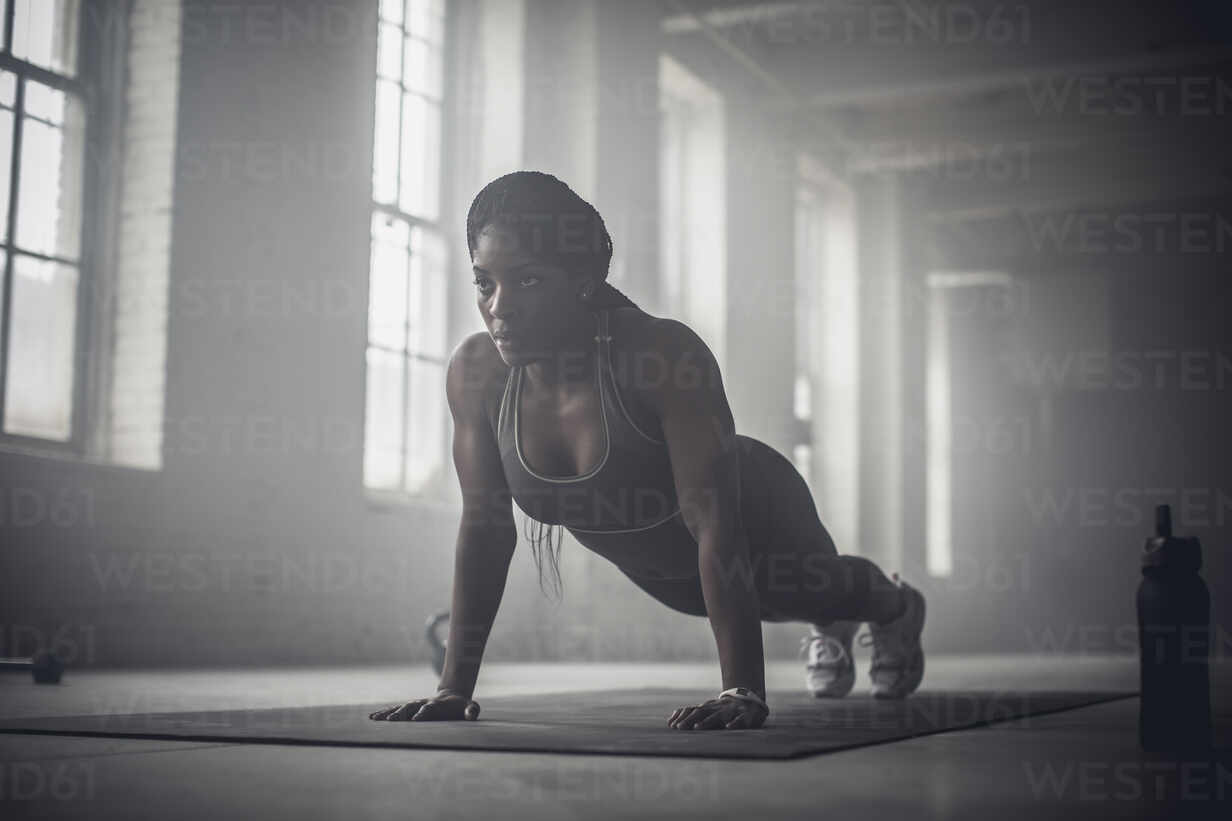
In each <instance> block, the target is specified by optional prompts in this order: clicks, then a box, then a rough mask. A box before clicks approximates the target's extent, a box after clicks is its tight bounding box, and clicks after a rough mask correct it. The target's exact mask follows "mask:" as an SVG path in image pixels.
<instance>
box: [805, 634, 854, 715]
mask: <svg viewBox="0 0 1232 821" xmlns="http://www.w3.org/2000/svg"><path fill="white" fill-rule="evenodd" d="M859 626H860V623H859V622H854V621H835V622H831V623H830V624H828V625H826V626H825V627H818V626H817V625H815V624H810V625H809V634H808V635H807V636H805V637H804V638H802V639H801V640H800V654H801V655H803V654H804V653H805V651H807V652H808V663H807V664H806V665H805V667H804V671H805V672H804V683H805V686H807V687H808V690H809V692H810V693H812V694H813V698H842V697H843V696H845V695H847V694H848V693H849V692H851V688H852V685H854V684H855V683H856V665H855V662H854V661H853V660H852V658H851V641H852V639H853V638H855V634H856V630H857V629H858V628H859Z"/></svg>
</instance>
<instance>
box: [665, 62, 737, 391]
mask: <svg viewBox="0 0 1232 821" xmlns="http://www.w3.org/2000/svg"><path fill="white" fill-rule="evenodd" d="M659 108H660V112H661V114H662V117H661V120H660V122H661V124H662V125H661V132H660V135H659V140H660V142H659V157H660V163H661V165H660V175H659V186H660V192H659V198H660V215H661V220H660V223H659V224H660V242H659V247H660V252H661V258H660V266H659V267H660V270H661V272H662V277H663V279H662V289H661V291H662V293H661V298H660V300H659V306H658V309H659V312H660V313H662V314H664V315H666V316H670V317H673V318H675V319H679V320H681V321H682V322H684V323H685V324H687V325H688V326H689V327H691V328H692V329H693V330H694V331H696V332H697V334H698V336H700V337H701V338H702V339H703V340H705V342H706V344H707V345H708V346H709V347H710V350H711V352H712V353H714V356H715V359H716V360H718V363H719V367H720V369H722V368H723V363H724V361H725V355H724V354H725V348H724V342H725V333H724V331H725V328H726V319H727V295H726V281H727V277H726V275H725V271H726V267H727V255H726V249H725V248H724V245H723V243H722V242H716V240H715V238H716V237H723V236H725V235H726V232H725V231H724V228H723V226H724V224H725V218H726V205H725V200H724V185H723V180H724V170H725V168H724V156H723V151H724V149H723V144H724V142H723V141H724V136H723V100H722V97H721V96H720V95H719V94H718V92H716V91H715V90H714V89H712V88H711V87H709V86H708V85H706V84H705V83H704V82H702V81H701V80H700V79H699V78H698V77H697V76H696V75H694V74H692V73H690V72H689V71H688V70H687V69H685V68H684V67H683V66H681V65H680V64H679V63H677V62H676V61H674V60H672V59H671V58H669V57H666V56H664V57H661V58H660V60H659Z"/></svg>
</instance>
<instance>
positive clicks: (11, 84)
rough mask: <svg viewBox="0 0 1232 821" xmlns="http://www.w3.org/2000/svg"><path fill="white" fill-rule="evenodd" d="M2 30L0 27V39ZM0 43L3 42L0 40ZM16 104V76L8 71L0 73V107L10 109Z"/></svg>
mask: <svg viewBox="0 0 1232 821" xmlns="http://www.w3.org/2000/svg"><path fill="white" fill-rule="evenodd" d="M3 28H4V26H3V25H0V38H3V37H4V33H3V31H2V29H3ZM0 42H3V40H2V39H0ZM16 102H17V75H16V74H13V73H12V72H9V71H0V106H4V107H5V108H12V107H13V105H14V104H15V103H16Z"/></svg>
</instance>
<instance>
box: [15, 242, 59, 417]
mask: <svg viewBox="0 0 1232 821" xmlns="http://www.w3.org/2000/svg"><path fill="white" fill-rule="evenodd" d="M13 274H14V276H13V306H12V311H11V312H10V314H9V316H10V320H11V322H12V329H11V330H10V332H9V355H8V368H7V370H6V372H5V373H6V380H7V383H6V385H5V401H4V429H5V431H6V432H7V433H19V434H25V435H27V436H38V437H42V438H45V439H60V440H67V439H68V438H69V435H70V433H71V426H72V418H73V370H74V369H73V364H74V353H73V347H74V344H75V336H76V321H77V269H76V268H74V267H73V266H71V265H62V264H60V263H56V262H46V261H44V260H40V259H34V258H32V257H27V256H21V255H18V256H17V257H15V258H14V260H13Z"/></svg>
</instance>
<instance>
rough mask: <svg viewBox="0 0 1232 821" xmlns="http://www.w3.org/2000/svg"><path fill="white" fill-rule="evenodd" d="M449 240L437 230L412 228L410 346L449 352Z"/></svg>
mask: <svg viewBox="0 0 1232 821" xmlns="http://www.w3.org/2000/svg"><path fill="white" fill-rule="evenodd" d="M445 276H446V271H445V243H444V242H443V241H442V240H441V238H440V236H439V235H438V234H437V233H435V232H434V231H429V230H426V229H424V228H420V227H418V226H416V227H415V228H413V229H411V282H410V291H411V293H410V296H411V333H410V340H409V343H408V345H407V347H408V349H409V350H411V351H414V352H415V353H420V354H424V355H425V356H439V357H443V356H444V355H445V313H446V307H447V306H446V301H445Z"/></svg>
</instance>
